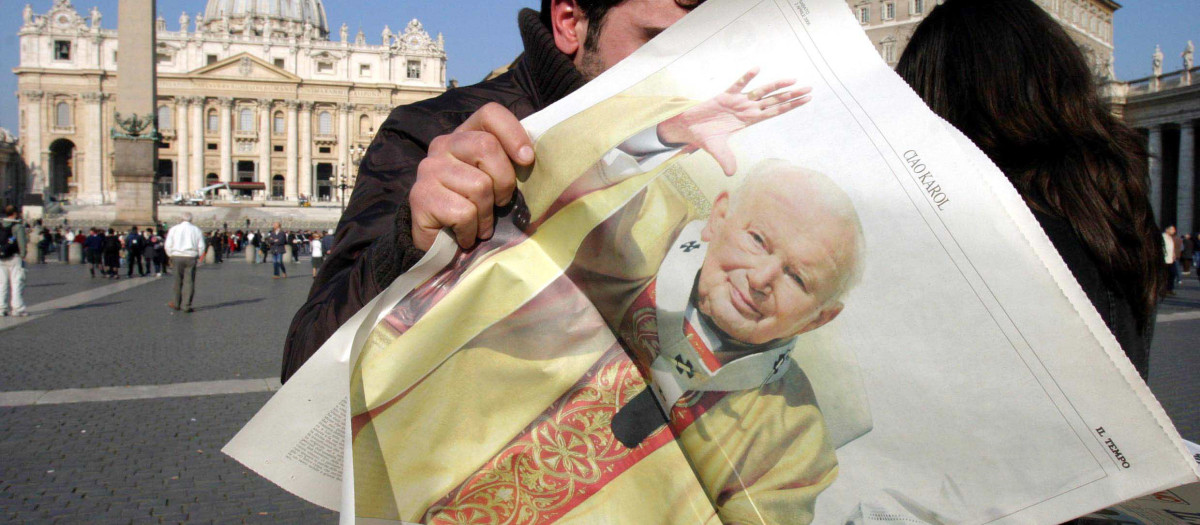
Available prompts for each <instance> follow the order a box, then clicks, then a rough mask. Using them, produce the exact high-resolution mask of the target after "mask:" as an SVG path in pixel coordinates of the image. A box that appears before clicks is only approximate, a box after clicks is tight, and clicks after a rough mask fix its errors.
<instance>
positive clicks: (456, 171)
mask: <svg viewBox="0 0 1200 525" xmlns="http://www.w3.org/2000/svg"><path fill="white" fill-rule="evenodd" d="M442 184H443V186H444V187H445V188H446V189H448V190H450V191H451V192H453V193H455V194H458V195H459V196H461V197H465V198H466V199H467V200H468V201H471V204H472V205H473V206H474V208H475V212H476V215H475V222H476V228H477V229H478V234H479V238H480V239H490V238H491V237H492V227H493V224H492V206H493V205H494V204H495V189H494V181H493V179H492V177H491V176H489V175H488V174H487V173H484V172H482V171H480V170H478V169H475V168H474V167H472V166H468V165H466V164H461V163H460V164H458V165H456V166H454V167H452V168H450V169H449V173H447V174H446V176H444V177H443V178H442ZM448 226H449V225H448ZM472 240H474V239H472Z"/></svg>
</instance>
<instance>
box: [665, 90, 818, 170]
mask: <svg viewBox="0 0 1200 525" xmlns="http://www.w3.org/2000/svg"><path fill="white" fill-rule="evenodd" d="M756 76H758V68H754V69H751V70H750V71H748V72H747V73H746V74H745V75H742V78H740V79H738V80H737V82H734V83H733V85H732V86H729V89H727V90H725V92H724V93H721V94H719V95H717V96H715V97H713V98H711V99H709V100H707V101H705V102H702V103H700V104H699V105H697V106H695V107H692V108H689V109H688V110H686V111H684V112H683V113H680V114H679V115H676V116H674V117H672V118H670V119H668V120H665V121H663V122H662V123H661V124H659V125H658V138H659V140H661V141H662V142H663V143H666V144H684V145H686V147H687V148H688V149H691V150H695V149H702V150H704V151H707V152H708V154H709V155H712V157H713V158H714V159H716V161H717V164H719V165H720V166H721V169H722V170H724V171H725V175H733V174H734V173H735V172H736V171H737V158H736V157H735V156H734V154H733V150H731V149H730V148H729V135H731V134H733V133H735V132H738V131H741V130H743V129H746V128H748V127H750V126H753V125H754V124H757V123H759V122H762V121H764V120H767V119H769V118H773V117H777V116H779V115H782V114H784V113H787V112H789V111H791V110H793V109H796V108H798V107H800V106H803V105H804V104H806V103H807V102H808V101H809V100H812V97H810V96H809V93H810V92H812V88H811V87H802V88H798V89H793V90H788V91H784V89H785V88H788V87H790V86H792V85H793V84H795V83H796V81H795V80H777V81H775V82H772V83H769V84H766V85H764V86H761V87H759V88H756V89H754V90H753V91H750V92H748V93H742V90H743V89H745V88H746V85H747V84H749V83H750V81H751V80H754V77H756Z"/></svg>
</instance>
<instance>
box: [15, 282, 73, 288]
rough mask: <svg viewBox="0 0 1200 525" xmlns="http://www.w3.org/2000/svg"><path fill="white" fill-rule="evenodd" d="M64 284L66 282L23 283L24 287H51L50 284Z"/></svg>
mask: <svg viewBox="0 0 1200 525" xmlns="http://www.w3.org/2000/svg"><path fill="white" fill-rule="evenodd" d="M64 284H67V283H40V284H27V285H25V287H26V288H49V287H51V286H62V285H64Z"/></svg>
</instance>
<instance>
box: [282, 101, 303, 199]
mask: <svg viewBox="0 0 1200 525" xmlns="http://www.w3.org/2000/svg"><path fill="white" fill-rule="evenodd" d="M299 108H300V103H299V102H296V101H295V100H289V101H288V102H287V117H286V118H287V146H284V149H285V151H287V172H286V173H285V174H284V176H283V196H284V198H286V199H287V200H289V201H294V200H296V198H297V195H298V194H299V187H300V186H299V184H298V183H299V181H298V180H296V175H297V173H296V161H297V160H298V157H297V155H299V154H300V151H299V144H297V143H298V142H299V140H298V136H299V130H297V129H296V120H298V118H297V115H296V112H297V111H298V110H299Z"/></svg>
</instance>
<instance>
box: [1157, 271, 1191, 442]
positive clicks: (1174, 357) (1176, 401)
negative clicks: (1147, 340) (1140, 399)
mask: <svg viewBox="0 0 1200 525" xmlns="http://www.w3.org/2000/svg"><path fill="white" fill-rule="evenodd" d="M1158 315H1159V322H1158V324H1157V325H1156V326H1155V328H1154V342H1153V343H1152V344H1151V346H1150V381H1148V384H1149V385H1150V390H1151V391H1152V392H1154V395H1155V396H1156V397H1158V401H1159V402H1160V403H1162V405H1163V409H1164V410H1166V411H1167V415H1169V416H1171V420H1172V421H1174V422H1175V427H1176V428H1177V429H1179V434H1180V435H1182V436H1183V438H1184V439H1187V440H1189V441H1192V442H1194V443H1200V280H1197V279H1196V275H1195V272H1192V275H1185V276H1183V285H1181V286H1180V287H1178V288H1177V289H1176V295H1175V296H1174V297H1169V298H1167V299H1166V300H1165V301H1163V303H1162V305H1161V306H1160V307H1159V311H1158ZM1172 318H1176V319H1181V320H1170V321H1168V319H1172ZM1164 321H1165V322H1164Z"/></svg>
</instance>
